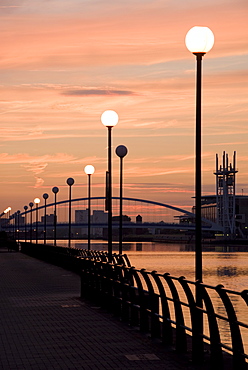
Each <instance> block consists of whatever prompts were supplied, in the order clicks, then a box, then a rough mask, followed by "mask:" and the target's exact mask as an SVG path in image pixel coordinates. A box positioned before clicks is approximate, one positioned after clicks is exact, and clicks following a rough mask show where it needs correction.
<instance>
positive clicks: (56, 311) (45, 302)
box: [0, 249, 194, 370]
mask: <svg viewBox="0 0 248 370" xmlns="http://www.w3.org/2000/svg"><path fill="white" fill-rule="evenodd" d="M0 296H1V301H0V321H1V327H0V369H4V370H8V369H11V370H12V369H20V370H22V369H71V370H72V369H94V370H95V369H144V370H146V369H147V370H148V369H149V370H153V369H154V370H156V369H159V370H163V369H164V370H177V369H182V370H190V369H193V368H194V367H192V366H191V365H190V363H189V362H188V360H187V359H186V358H184V357H182V356H178V355H177V354H176V353H175V352H174V351H173V350H172V349H170V348H164V347H162V345H161V344H158V343H153V342H152V341H151V340H150V339H149V338H147V337H146V336H143V335H141V334H140V333H139V332H137V331H136V330H134V329H132V328H130V327H129V326H127V325H125V324H123V323H120V322H119V321H118V320H117V319H116V318H114V317H112V316H111V315H110V314H108V313H106V312H104V311H102V310H101V309H99V308H98V307H93V306H92V305H90V303H88V302H84V301H83V300H81V299H80V298H79V297H80V278H79V276H78V275H76V274H74V273H72V272H70V271H67V270H64V269H62V268H60V267H56V266H53V265H50V264H47V263H45V262H42V261H39V260H36V259H33V258H31V257H28V256H26V255H24V254H22V253H16V252H9V253H8V252H7V250H6V251H5V250H3V249H1V250H0Z"/></svg>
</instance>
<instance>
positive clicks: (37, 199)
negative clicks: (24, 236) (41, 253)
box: [34, 198, 40, 244]
mask: <svg viewBox="0 0 248 370" xmlns="http://www.w3.org/2000/svg"><path fill="white" fill-rule="evenodd" d="M34 203H35V204H36V209H35V214H36V220H35V235H36V244H38V212H39V211H38V205H39V203H40V198H35V199H34Z"/></svg>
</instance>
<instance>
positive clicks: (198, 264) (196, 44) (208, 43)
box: [185, 27, 214, 363]
mask: <svg viewBox="0 0 248 370" xmlns="http://www.w3.org/2000/svg"><path fill="white" fill-rule="evenodd" d="M185 43H186V46H187V48H188V50H189V51H190V52H192V53H193V54H194V55H195V56H196V131H195V140H196V141H195V280H196V282H197V285H196V290H195V300H196V307H197V308H198V310H197V311H196V322H197V325H196V327H197V332H198V333H196V335H195V336H194V338H193V342H192V345H193V346H194V347H195V350H194V351H193V352H194V353H195V356H194V358H193V361H194V362H195V363H201V359H202V358H203V353H204V345H203V313H202V307H203V302H202V295H201V286H200V285H199V283H201V282H202V221H201V84H202V81H201V79H202V78H201V76H202V71H201V70H202V58H203V56H204V55H205V54H206V53H207V52H208V51H209V50H211V48H212V47H213V44H214V35H213V33H212V31H211V30H210V29H209V28H207V27H193V28H191V29H190V30H189V31H188V33H187V35H186V39H185Z"/></svg>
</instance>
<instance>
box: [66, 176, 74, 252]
mask: <svg viewBox="0 0 248 370" xmlns="http://www.w3.org/2000/svg"><path fill="white" fill-rule="evenodd" d="M66 182H67V185H69V220H68V226H69V228H68V247H69V248H70V247H71V187H72V185H73V184H74V179H73V178H72V177H69V178H68V179H67V180H66Z"/></svg>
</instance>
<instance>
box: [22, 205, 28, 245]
mask: <svg viewBox="0 0 248 370" xmlns="http://www.w3.org/2000/svg"><path fill="white" fill-rule="evenodd" d="M23 208H24V211H25V215H24V233H25V243H26V242H27V210H28V206H24V207H23Z"/></svg>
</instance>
